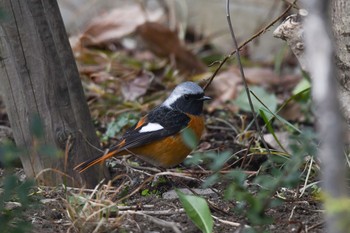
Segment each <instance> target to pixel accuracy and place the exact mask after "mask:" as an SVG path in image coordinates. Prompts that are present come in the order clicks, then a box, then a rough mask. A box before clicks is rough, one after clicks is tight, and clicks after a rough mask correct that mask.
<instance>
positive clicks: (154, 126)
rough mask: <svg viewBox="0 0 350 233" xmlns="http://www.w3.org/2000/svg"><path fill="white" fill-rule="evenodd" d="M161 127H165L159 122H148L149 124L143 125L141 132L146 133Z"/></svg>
mask: <svg viewBox="0 0 350 233" xmlns="http://www.w3.org/2000/svg"><path fill="white" fill-rule="evenodd" d="M161 129H164V127H163V126H161V125H160V124H158V123H148V124H147V125H145V126H143V127H142V128H141V129H140V131H139V132H140V133H146V132H153V131H158V130H161Z"/></svg>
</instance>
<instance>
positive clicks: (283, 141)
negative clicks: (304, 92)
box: [264, 132, 292, 153]
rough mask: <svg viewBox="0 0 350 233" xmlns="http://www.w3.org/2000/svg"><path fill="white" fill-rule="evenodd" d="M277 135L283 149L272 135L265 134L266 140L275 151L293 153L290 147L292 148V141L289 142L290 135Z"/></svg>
mask: <svg viewBox="0 0 350 233" xmlns="http://www.w3.org/2000/svg"><path fill="white" fill-rule="evenodd" d="M275 135H276V137H277V138H278V140H279V142H280V143H281V145H282V147H283V148H281V146H280V145H279V144H278V143H277V142H276V140H275V138H274V137H273V135H272V134H265V135H264V139H265V141H266V142H267V143H268V144H269V145H270V146H271V147H272V148H274V149H275V150H278V151H284V150H286V151H287V152H288V153H292V151H291V149H290V148H289V146H290V140H289V136H290V134H289V133H288V132H276V133H275Z"/></svg>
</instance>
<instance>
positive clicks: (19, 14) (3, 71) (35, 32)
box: [0, 0, 108, 187]
mask: <svg viewBox="0 0 350 233" xmlns="http://www.w3.org/2000/svg"><path fill="white" fill-rule="evenodd" d="M0 5H1V7H2V8H3V10H4V12H5V17H4V20H3V21H2V22H1V27H0V53H1V55H0V56H1V67H0V82H1V87H2V93H3V96H4V100H5V104H6V108H7V112H8V115H9V119H10V124H11V127H12V129H13V132H14V137H15V141H16V144H17V145H18V146H20V147H22V148H24V149H25V152H24V153H23V154H22V155H21V161H22V164H23V168H24V171H25V173H26V174H27V175H28V176H29V177H35V176H38V174H40V173H41V172H42V171H43V169H46V168H52V170H51V171H49V172H42V173H41V175H40V178H39V179H40V181H42V182H43V183H44V184H47V185H58V184H61V183H62V181H64V180H63V179H62V176H61V175H60V174H59V173H58V172H55V171H54V170H59V171H62V172H64V173H66V174H67V175H69V176H70V177H72V178H73V180H72V179H69V178H68V179H65V180H66V181H67V184H68V185H75V186H77V185H79V184H80V183H81V182H83V183H85V184H86V185H87V186H89V187H91V186H94V185H96V184H97V183H98V182H99V180H100V178H102V175H108V174H107V172H106V171H105V170H103V171H102V172H100V173H99V172H98V170H97V169H98V168H92V169H91V170H90V169H89V170H88V171H87V172H86V173H83V174H82V175H81V176H80V175H79V174H78V173H77V172H75V171H73V167H74V166H75V165H77V164H78V163H80V162H82V161H84V160H86V159H89V158H91V157H93V156H94V155H96V153H98V152H97V151H95V150H94V149H93V148H91V147H90V146H89V145H88V144H87V143H86V142H85V140H84V137H83V135H84V136H85V137H86V139H87V140H88V141H89V142H90V143H92V144H93V145H95V146H98V139H97V136H96V134H95V130H94V127H93V124H92V121H91V117H90V113H89V109H88V106H87V103H86V100H85V97H84V93H83V89H82V85H81V81H80V78H79V73H78V70H77V67H76V64H75V60H74V56H73V53H72V51H71V48H70V45H69V41H68V37H67V34H66V31H65V28H64V25H63V21H62V18H61V15H60V12H59V8H58V5H57V2H56V1H54V0H50V1H40V0H17V1H16V0H0ZM35 115H37V116H39V117H40V119H41V120H42V122H43V127H44V129H43V130H44V138H43V143H45V144H48V145H55V146H56V147H57V148H59V149H61V150H62V151H65V149H66V146H67V145H71V147H70V150H69V151H67V152H66V156H61V157H60V158H53V157H52V156H49V155H47V154H41V153H39V152H38V151H35V150H34V149H35V148H34V146H33V142H34V141H35V140H36V139H34V138H33V136H32V134H31V132H30V122H31V120H32V117H33V116H35ZM68 139H69V140H68ZM65 161H66V162H65ZM65 163H66V164H65Z"/></svg>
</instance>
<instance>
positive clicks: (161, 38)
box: [137, 22, 206, 74]
mask: <svg viewBox="0 0 350 233" xmlns="http://www.w3.org/2000/svg"><path fill="white" fill-rule="evenodd" d="M137 32H138V33H139V35H140V36H141V38H142V39H143V41H144V42H145V43H146V44H147V45H148V47H149V49H150V50H152V52H153V53H155V54H156V55H158V56H160V57H167V58H172V57H173V58H175V61H176V65H177V66H178V68H179V69H180V70H181V71H183V72H189V73H191V74H198V73H203V72H205V70H206V67H205V65H204V64H203V63H202V62H201V61H200V60H199V59H198V58H197V57H196V56H195V55H194V54H193V53H192V52H190V51H189V50H187V49H186V47H185V46H184V45H183V44H182V43H181V41H180V39H179V38H178V36H177V34H176V33H175V32H173V31H171V30H170V29H169V28H167V27H165V26H163V25H162V24H159V23H151V22H146V23H144V24H142V25H140V26H139V27H138V28H137Z"/></svg>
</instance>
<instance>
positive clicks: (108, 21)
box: [80, 5, 163, 47]
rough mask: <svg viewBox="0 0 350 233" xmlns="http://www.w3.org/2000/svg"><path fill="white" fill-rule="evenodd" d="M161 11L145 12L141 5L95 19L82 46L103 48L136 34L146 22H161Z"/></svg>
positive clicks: (87, 29)
mask: <svg viewBox="0 0 350 233" xmlns="http://www.w3.org/2000/svg"><path fill="white" fill-rule="evenodd" d="M162 15H163V12H162V10H161V9H157V10H153V11H148V10H146V11H143V10H142V9H141V8H140V6H139V5H132V6H127V7H123V8H117V9H114V10H111V11H110V12H107V13H105V14H103V15H100V16H98V17H96V18H94V19H93V20H92V21H91V23H90V24H89V25H88V26H87V28H86V30H85V31H84V32H83V34H82V35H81V37H80V43H81V46H83V47H87V46H101V45H107V44H109V43H113V42H116V41H118V40H119V39H121V38H123V37H125V36H127V35H130V34H131V33H133V32H135V30H136V28H137V26H139V25H141V24H143V23H145V22H146V21H157V20H160V18H161V16H162Z"/></svg>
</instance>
